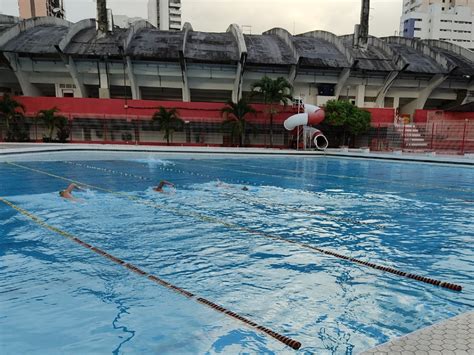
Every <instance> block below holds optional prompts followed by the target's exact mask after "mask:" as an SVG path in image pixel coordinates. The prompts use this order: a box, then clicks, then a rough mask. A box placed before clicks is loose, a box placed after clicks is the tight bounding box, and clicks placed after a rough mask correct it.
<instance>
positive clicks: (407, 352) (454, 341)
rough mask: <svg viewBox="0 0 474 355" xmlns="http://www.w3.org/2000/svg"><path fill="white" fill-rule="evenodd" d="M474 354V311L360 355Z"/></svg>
mask: <svg viewBox="0 0 474 355" xmlns="http://www.w3.org/2000/svg"><path fill="white" fill-rule="evenodd" d="M389 354H390V355H392V354H393V355H411V354H413V355H424V354H426V355H428V354H430V355H431V354H433V355H435V354H442V355H449V354H452V355H471V354H474V311H471V312H468V313H464V314H461V315H459V316H457V317H454V318H451V319H448V320H446V321H443V322H440V323H437V324H434V325H432V326H431V327H427V328H424V329H421V330H418V331H416V332H413V333H411V334H408V335H406V336H403V337H401V338H398V339H395V340H392V341H390V342H388V343H385V344H382V345H380V346H377V347H376V348H374V349H371V350H369V351H366V352H363V353H362V355H389Z"/></svg>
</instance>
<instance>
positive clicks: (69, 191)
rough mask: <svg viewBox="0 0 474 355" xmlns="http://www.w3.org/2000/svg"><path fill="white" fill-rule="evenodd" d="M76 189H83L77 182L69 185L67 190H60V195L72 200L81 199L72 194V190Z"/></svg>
mask: <svg viewBox="0 0 474 355" xmlns="http://www.w3.org/2000/svg"><path fill="white" fill-rule="evenodd" d="M74 189H76V190H83V189H82V188H80V187H79V186H77V185H76V184H71V185H69V186H68V187H67V189H66V190H62V191H59V196H61V197H62V198H64V199H66V200H71V201H79V200H78V199H77V198H75V197H74V196H73V195H72V191H73V190H74Z"/></svg>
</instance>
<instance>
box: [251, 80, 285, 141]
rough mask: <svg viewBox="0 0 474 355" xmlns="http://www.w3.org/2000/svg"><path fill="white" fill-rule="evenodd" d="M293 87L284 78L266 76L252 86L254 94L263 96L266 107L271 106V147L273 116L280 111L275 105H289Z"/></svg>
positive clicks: (269, 110) (269, 109) (269, 111)
mask: <svg viewBox="0 0 474 355" xmlns="http://www.w3.org/2000/svg"><path fill="white" fill-rule="evenodd" d="M292 90H293V86H292V85H291V84H290V83H289V82H288V81H287V80H286V79H285V78H283V77H279V78H276V79H275V80H273V79H271V78H269V77H268V76H264V77H263V78H262V79H260V80H259V81H257V82H255V83H254V84H253V85H252V91H253V92H254V93H260V94H262V95H263V102H264V104H265V105H269V106H270V107H269V108H268V113H269V114H270V146H271V147H273V116H274V115H275V114H276V113H278V109H277V108H276V107H274V105H275V104H277V105H280V104H282V103H283V105H285V106H286V105H287V103H288V101H291V100H292V99H293V97H292V96H291V91H292Z"/></svg>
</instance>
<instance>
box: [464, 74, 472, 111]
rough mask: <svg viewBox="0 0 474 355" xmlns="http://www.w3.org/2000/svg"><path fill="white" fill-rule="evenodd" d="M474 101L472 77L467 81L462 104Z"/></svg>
mask: <svg viewBox="0 0 474 355" xmlns="http://www.w3.org/2000/svg"><path fill="white" fill-rule="evenodd" d="M472 101H474V79H472V80H471V81H470V82H469V85H468V86H467V90H466V97H465V98H464V100H463V102H462V105H465V104H468V103H470V102H472Z"/></svg>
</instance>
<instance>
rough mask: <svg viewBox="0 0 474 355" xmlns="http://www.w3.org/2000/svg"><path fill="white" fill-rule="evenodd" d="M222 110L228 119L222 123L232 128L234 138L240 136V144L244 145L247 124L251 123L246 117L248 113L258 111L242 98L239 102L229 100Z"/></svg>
mask: <svg viewBox="0 0 474 355" xmlns="http://www.w3.org/2000/svg"><path fill="white" fill-rule="evenodd" d="M221 112H222V113H223V114H224V115H226V116H227V119H226V120H225V121H224V122H223V124H222V125H223V126H224V127H225V128H227V129H229V130H230V132H231V135H232V139H233V138H234V137H239V146H240V147H242V146H243V145H244V137H245V133H246V131H247V125H249V123H248V122H247V120H246V119H245V117H246V116H247V115H248V114H250V113H256V112H257V111H255V110H254V108H253V107H252V106H250V105H249V104H248V103H247V102H246V101H245V100H244V99H240V100H239V102H237V103H234V102H232V101H228V102H227V104H226V106H225V107H224V108H223V109H222V110H221Z"/></svg>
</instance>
